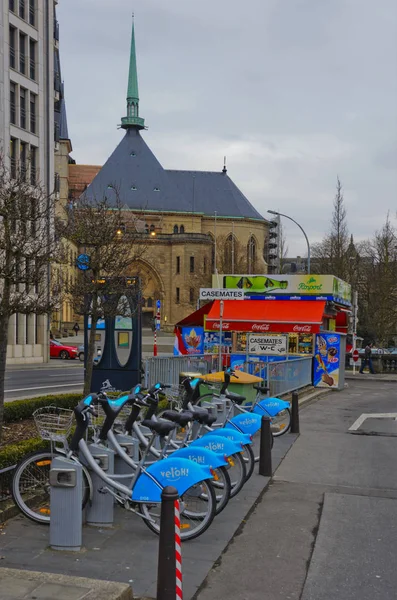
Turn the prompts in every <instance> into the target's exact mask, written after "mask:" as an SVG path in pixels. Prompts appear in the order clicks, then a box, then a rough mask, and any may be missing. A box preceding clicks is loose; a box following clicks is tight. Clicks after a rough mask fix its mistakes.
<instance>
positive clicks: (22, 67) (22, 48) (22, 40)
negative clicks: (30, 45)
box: [19, 33, 26, 75]
mask: <svg viewBox="0 0 397 600" xmlns="http://www.w3.org/2000/svg"><path fill="white" fill-rule="evenodd" d="M19 71H20V72H21V73H22V74H23V75H25V71H26V35H25V34H23V33H19Z"/></svg>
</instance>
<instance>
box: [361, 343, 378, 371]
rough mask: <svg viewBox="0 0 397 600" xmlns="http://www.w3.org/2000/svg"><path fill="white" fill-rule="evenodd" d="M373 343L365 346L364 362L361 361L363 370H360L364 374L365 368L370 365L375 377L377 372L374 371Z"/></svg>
mask: <svg viewBox="0 0 397 600" xmlns="http://www.w3.org/2000/svg"><path fill="white" fill-rule="evenodd" d="M372 346H373V344H372V343H369V344H367V346H365V350H364V360H361V369H360V373H363V372H364V369H365V367H366V366H367V365H368V368H369V372H370V373H372V375H375V371H374V367H373V365H372V358H371V356H372Z"/></svg>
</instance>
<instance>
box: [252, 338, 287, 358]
mask: <svg viewBox="0 0 397 600" xmlns="http://www.w3.org/2000/svg"><path fill="white" fill-rule="evenodd" d="M287 348H288V336H287V335H255V334H253V333H251V334H250V335H249V336H248V352H249V353H250V354H268V355H269V354H270V355H274V356H281V355H285V354H287Z"/></svg>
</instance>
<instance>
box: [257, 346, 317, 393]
mask: <svg viewBox="0 0 397 600" xmlns="http://www.w3.org/2000/svg"><path fill="white" fill-rule="evenodd" d="M312 360H313V359H312V357H311V356H308V357H306V356H305V357H301V358H292V359H291V360H284V361H280V362H272V363H262V366H261V367H260V368H258V365H259V364H260V363H257V362H251V361H248V362H247V363H245V370H246V371H248V372H250V373H253V374H255V375H258V377H262V379H264V380H265V381H266V382H267V385H268V387H269V388H270V395H271V396H280V395H281V394H287V393H288V392H292V391H294V390H298V389H300V388H303V387H306V386H307V385H312Z"/></svg>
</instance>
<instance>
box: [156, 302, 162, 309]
mask: <svg viewBox="0 0 397 600" xmlns="http://www.w3.org/2000/svg"><path fill="white" fill-rule="evenodd" d="M160 306H161V301H160V300H157V302H156V308H160Z"/></svg>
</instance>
